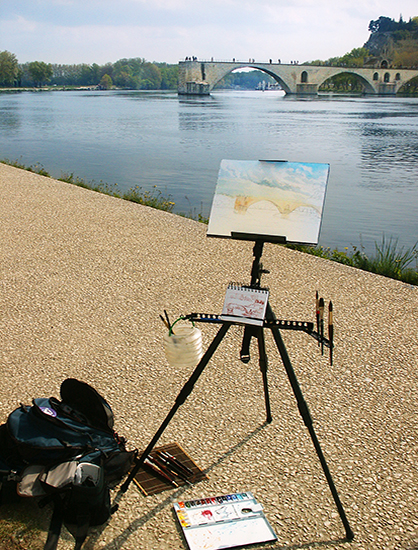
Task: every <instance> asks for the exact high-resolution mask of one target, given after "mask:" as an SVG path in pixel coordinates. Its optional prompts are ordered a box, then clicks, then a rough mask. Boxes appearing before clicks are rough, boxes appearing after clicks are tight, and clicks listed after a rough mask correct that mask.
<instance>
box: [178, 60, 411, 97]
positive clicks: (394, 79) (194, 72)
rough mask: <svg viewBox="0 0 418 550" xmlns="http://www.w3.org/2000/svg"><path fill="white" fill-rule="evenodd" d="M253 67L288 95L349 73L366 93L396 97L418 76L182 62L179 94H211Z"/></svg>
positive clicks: (383, 69)
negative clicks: (230, 76)
mask: <svg viewBox="0 0 418 550" xmlns="http://www.w3.org/2000/svg"><path fill="white" fill-rule="evenodd" d="M247 67H250V68H252V69H258V70H260V71H262V72H264V73H266V74H268V75H270V76H272V77H273V78H274V79H275V80H276V81H277V82H278V83H279V85H280V87H281V88H282V89H283V90H284V91H285V93H286V94H303V95H315V94H317V93H318V88H319V86H320V85H321V84H323V83H324V82H325V81H326V80H328V79H329V78H331V77H333V76H336V75H339V74H342V73H349V74H353V75H356V76H357V77H358V78H359V79H360V80H361V82H362V83H363V85H364V91H365V93H366V94H371V95H395V94H396V93H397V92H398V90H399V89H400V88H401V87H402V86H403V85H404V84H405V83H407V82H409V81H410V80H411V79H412V78H414V77H417V76H418V69H393V68H389V66H388V63H387V62H382V63H381V65H380V66H379V67H371V68H368V67H367V68H366V67H360V68H357V67H329V66H325V65H299V64H296V63H295V64H285V63H273V62H269V63H257V62H255V61H254V60H250V61H248V62H243V61H242V62H239V61H235V60H233V61H198V60H197V59H192V60H189V59H187V60H185V61H180V62H179V83H178V93H179V94H192V95H207V94H210V92H211V91H212V90H213V88H214V87H215V86H216V84H217V83H218V82H219V81H220V80H222V78H224V77H225V76H226V75H227V74H229V73H230V72H232V71H234V70H236V69H243V68H247Z"/></svg>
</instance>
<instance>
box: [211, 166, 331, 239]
mask: <svg viewBox="0 0 418 550" xmlns="http://www.w3.org/2000/svg"><path fill="white" fill-rule="evenodd" d="M328 175H329V164H321V163H303V162H281V161H245V160H244V161H243V160H223V161H222V162H221V166H220V170H219V175H218V182H217V185H216V190H215V195H214V199H213V203H212V208H211V213H210V218H209V226H208V236H213V237H231V236H232V235H231V234H232V233H233V232H234V233H247V234H248V233H249V234H254V235H270V236H276V237H285V238H286V240H287V241H288V242H293V243H307V244H317V242H318V240H319V232H320V227H321V220H322V213H323V206H324V200H325V191H326V186H327V182H328Z"/></svg>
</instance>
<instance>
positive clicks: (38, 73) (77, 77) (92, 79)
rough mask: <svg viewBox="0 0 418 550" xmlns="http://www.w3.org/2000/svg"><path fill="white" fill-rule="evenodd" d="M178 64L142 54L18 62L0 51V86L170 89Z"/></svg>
mask: <svg viewBox="0 0 418 550" xmlns="http://www.w3.org/2000/svg"><path fill="white" fill-rule="evenodd" d="M177 78H178V66H177V65H169V64H168V63H155V62H153V63H151V62H149V61H146V60H145V59H143V58H140V57H138V58H133V59H120V60H118V61H116V63H106V64H105V65H98V64H97V63H93V64H92V65H88V64H85V63H82V64H78V65H60V64H53V63H45V62H43V61H32V62H30V63H23V64H21V63H19V62H18V60H17V58H16V55H15V54H13V53H11V52H8V51H2V52H0V86H1V87H24V88H26V87H28V88H30V87H41V86H44V85H49V86H61V87H99V88H105V89H108V88H111V87H112V86H116V87H118V88H127V89H131V90H171V89H176V88H177Z"/></svg>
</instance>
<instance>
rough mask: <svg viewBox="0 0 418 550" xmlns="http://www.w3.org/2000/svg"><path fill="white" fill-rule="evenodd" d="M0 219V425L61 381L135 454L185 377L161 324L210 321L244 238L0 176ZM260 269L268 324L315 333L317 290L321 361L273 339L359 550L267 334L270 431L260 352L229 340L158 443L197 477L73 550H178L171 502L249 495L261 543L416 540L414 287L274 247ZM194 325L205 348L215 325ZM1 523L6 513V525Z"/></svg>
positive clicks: (297, 339)
mask: <svg viewBox="0 0 418 550" xmlns="http://www.w3.org/2000/svg"><path fill="white" fill-rule="evenodd" d="M0 214H1V225H0V231H1V240H0V242H1V245H0V246H1V249H2V264H1V270H2V273H1V288H2V292H1V293H0V309H1V312H2V315H1V316H0V350H1V351H0V358H1V362H0V368H1V374H2V385H1V388H0V421H1V422H4V420H5V419H6V417H7V414H8V413H9V412H10V411H11V410H13V409H14V408H15V407H17V406H18V404H19V402H23V403H30V402H31V399H32V398H34V397H38V396H49V395H55V396H58V392H59V386H60V384H61V382H62V380H63V379H64V378H66V377H69V376H74V377H77V378H79V379H81V380H84V381H86V382H89V383H90V384H92V385H93V386H94V387H96V388H97V389H98V390H99V391H100V392H101V393H102V394H103V395H104V396H105V397H106V398H107V399H108V401H109V402H110V404H111V405H112V407H113V409H114V411H115V416H116V428H117V430H118V432H119V433H121V434H122V435H124V436H125V437H127V439H128V442H129V443H128V446H129V447H130V448H133V447H138V448H139V449H143V448H144V447H145V446H146V444H147V443H148V442H149V440H150V438H151V437H152V435H153V434H154V433H155V432H156V430H157V429H158V427H159V425H160V424H161V422H162V421H163V419H164V418H165V416H166V414H167V413H168V411H169V410H170V408H171V406H172V404H173V402H174V400H175V398H176V396H177V394H178V392H179V391H180V389H181V387H182V386H183V384H184V383H185V381H186V380H187V378H188V376H189V374H190V372H191V370H192V369H174V368H172V367H169V366H168V365H167V362H166V359H165V357H164V353H163V348H162V336H163V333H164V326H163V324H162V323H161V320H160V319H159V314H160V313H162V312H163V310H164V309H166V310H167V311H168V312H169V314H170V316H171V317H172V318H173V319H174V318H175V317H177V316H179V315H180V314H182V313H190V312H192V311H202V312H208V313H219V312H220V310H221V308H222V303H223V297H224V293H225V288H226V286H227V284H228V282H229V281H231V280H234V281H243V282H248V281H249V278H250V269H251V263H252V245H251V243H243V242H235V241H228V240H221V239H208V238H207V237H206V226H204V225H203V224H200V223H198V222H195V221H193V220H190V219H187V218H181V217H179V216H176V215H173V214H170V213H167V212H163V211H159V210H155V209H151V208H148V207H146V206H142V205H137V204H134V203H130V202H127V201H123V200H120V199H117V198H114V197H109V196H106V195H102V194H99V193H94V192H92V191H89V190H86V189H83V188H80V187H76V186H74V185H70V184H66V183H63V182H59V181H56V180H53V179H51V178H45V177H43V176H41V175H38V174H34V173H30V172H27V171H24V170H19V169H17V168H14V167H11V166H7V165H3V164H0ZM263 264H264V266H265V267H266V268H267V269H269V270H270V274H268V275H267V274H266V275H263V282H264V283H265V284H266V285H268V286H269V287H270V291H271V305H272V307H273V309H274V311H275V312H276V314H277V316H278V317H279V318H283V319H300V320H306V321H313V319H314V299H315V291H316V290H319V292H320V295H322V296H324V298H325V299H326V302H328V300H329V299H332V302H333V304H334V321H335V331H336V335H335V344H336V345H335V353H334V364H333V366H330V365H329V364H328V359H327V357H326V356H324V357H322V356H321V354H320V351H319V349H318V346H317V344H316V343H315V341H314V340H311V339H309V337H308V336H307V335H303V334H299V333H297V332H286V331H283V338H284V340H285V343H286V346H287V348H288V352H289V355H290V358H291V360H292V363H293V366H294V368H295V372H296V374H297V376H298V378H299V382H300V385H301V388H302V391H303V393H304V396H305V399H306V401H307V403H308V405H309V408H310V411H311V414H312V417H313V419H314V427H315V430H316V432H317V435H318V438H319V441H320V443H321V445H322V448H323V451H324V454H325V456H326V459H327V462H328V465H329V467H330V470H331V473H332V475H333V477H334V481H335V484H336V486H337V490H338V492H339V494H340V497H341V500H342V502H343V505H344V508H345V511H346V514H347V517H348V519H349V521H350V524H351V527H352V529H353V531H354V533H355V539H354V541H353V542H351V543H346V542H343V540H342V539H343V536H344V530H343V527H342V525H341V523H340V520H339V517H338V514H337V511H336V509H335V505H334V503H333V501H332V499H331V496H330V493H329V489H328V486H327V484H326V482H325V480H324V477H323V474H322V471H321V468H320V465H319V463H318V459H317V457H316V455H315V452H314V450H313V447H312V443H311V441H310V439H309V436H308V433H307V430H306V428H305V427H304V425H303V422H302V420H301V418H300V415H299V413H298V410H297V406H296V404H295V401H294V398H293V395H292V392H291V389H290V386H289V383H288V380H287V377H286V375H285V372H284V369H283V366H282V365H281V363H280V361H279V360H278V354H277V350H276V349H275V347H274V345H273V342H272V339H271V337H270V335H268V334H266V346H267V353H268V357H269V385H270V397H271V403H272V414H273V422H272V423H271V424H270V425H268V426H265V425H264V420H265V412H264V398H263V390H262V382H261V376H260V373H259V368H258V361H257V352H256V349H255V348H254V349H253V350H252V353H253V356H254V358H253V360H252V361H251V362H250V363H249V364H248V365H244V364H243V363H241V362H240V361H239V350H240V346H241V340H242V332H241V330H240V329H239V328H238V327H233V328H231V330H230V331H229V332H228V334H227V337H226V338H225V340H224V341H223V343H222V344H221V346H220V347H219V349H218V350H217V352H216V354H215V355H214V357H213V359H212V360H211V362H210V364H209V365H208V366H207V368H206V369H205V371H204V373H203V374H202V376H201V378H200V379H199V381H198V382H197V384H196V386H195V389H194V390H193V392H192V394H191V396H190V397H189V399H188V400H187V401H186V403H185V404H184V405H183V406H182V407H181V409H180V410H179V412H178V413H177V415H176V416H175V417H174V419H173V420H172V422H171V423H170V425H169V427H168V428H167V430H166V432H165V433H164V435H163V438H162V440H161V443H169V442H173V441H177V442H178V443H179V444H180V445H181V446H182V447H184V448H185V450H186V451H187V452H188V453H189V454H190V455H191V456H192V457H193V459H194V460H195V461H196V462H197V464H198V465H199V466H201V467H202V468H203V469H206V471H207V474H208V480H207V481H204V482H201V483H199V484H197V485H195V486H194V487H192V488H187V489H179V490H172V491H168V492H165V493H162V494H160V495H156V496H153V497H144V496H142V495H141V494H140V492H139V491H138V489H137V488H136V487H135V486H134V485H132V486H131V487H130V489H129V491H128V492H127V494H126V495H125V496H124V497H123V499H122V500H121V502H120V509H119V510H118V512H116V514H115V515H114V516H113V517H112V519H111V521H110V524H109V525H108V526H107V527H106V528H105V529H104V530H103V531H102V532H97V533H96V534H95V535H94V536H92V537H91V539H90V541H89V542H88V543H87V545H86V550H89V549H90V550H92V549H93V548H94V549H96V548H97V549H99V548H102V549H103V548H104V549H106V550H119V549H124V550H134V549H135V550H150V549H151V548H152V549H158V550H168V549H170V550H183V549H184V548H185V543H184V541H183V540H182V538H181V535H180V533H179V530H178V528H177V526H176V523H175V519H174V517H173V515H172V512H171V501H172V500H180V499H181V500H185V499H191V498H202V497H203V496H210V495H218V494H226V493H232V492H234V491H244V490H251V491H252V492H253V493H254V494H255V496H256V498H257V499H258V500H259V501H260V502H261V503H262V504H263V505H264V509H265V513H266V516H267V518H268V520H269V522H270V523H271V525H272V527H273V529H274V531H275V532H276V533H277V536H278V542H277V544H276V545H267V546H265V548H276V549H278V548H285V547H289V546H291V547H292V548H295V549H296V548H304V549H311V548H314V547H316V546H317V545H318V544H322V545H323V546H324V547H326V548H329V549H337V548H338V549H342V548H350V550H352V549H355V550H360V549H361V550H363V549H365V548H367V549H368V550H382V549H391V550H404V549H410V548H413V547H414V545H416V544H418V533H417V528H418V525H417V522H416V508H417V497H416V489H415V482H414V479H415V477H416V448H417V433H418V429H417V428H418V418H417V415H416V402H417V397H418V379H417V374H416V372H417V371H416V362H417V356H418V335H417V330H416V319H417V318H418V290H417V289H416V288H414V287H411V286H410V285H407V284H404V283H401V282H398V281H393V280H390V279H387V278H384V277H380V276H377V275H373V274H370V273H366V272H360V271H358V270H356V269H353V268H351V267H348V266H344V265H340V264H336V263H333V262H330V261H327V260H324V259H321V258H316V257H313V256H307V255H305V254H302V253H299V252H297V251H293V250H288V249H285V248H283V247H278V246H274V245H270V244H266V245H265V251H264V254H263ZM201 328H202V331H203V336H204V345H205V347H206V346H207V345H208V344H209V343H210V341H211V340H212V338H213V336H214V334H215V332H216V329H215V327H211V326H202V327H201ZM26 506H28V504H26ZM10 514H11V511H10V509H7V508H3V509H2V518H3V519H2V521H5V520H6V521H7V518H10ZM47 525H48V516H47V512H45V511H44V512H42V513H41V514H39V513H37V515H36V527H37V528H39V530H40V534H39V535H37V536H39V538H40V539H41V540H42V539H43V540H44V539H45V536H46V532H45V529H46V527H47ZM67 547H68V548H71V547H72V543H71V540H70V538H69V537H67V538H66V540H64V541H63V542H62V544H61V546H60V548H67ZM26 548H30V546H27V547H26ZM32 548H34V546H33V545H32Z"/></svg>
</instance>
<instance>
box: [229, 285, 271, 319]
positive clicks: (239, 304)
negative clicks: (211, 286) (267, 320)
mask: <svg viewBox="0 0 418 550" xmlns="http://www.w3.org/2000/svg"><path fill="white" fill-rule="evenodd" d="M268 297H269V292H268V290H267V289H265V288H252V287H248V286H244V285H238V284H234V283H231V284H229V285H228V288H227V290H226V294H225V301H224V305H223V308H222V314H221V315H220V316H219V318H220V319H221V320H222V321H235V322H238V323H243V324H248V325H259V326H263V323H264V317H265V315H266V308H267V303H268Z"/></svg>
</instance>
